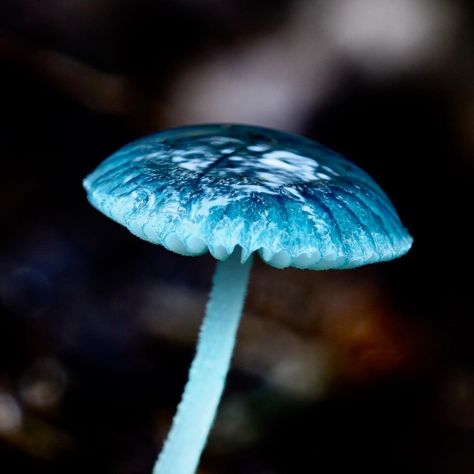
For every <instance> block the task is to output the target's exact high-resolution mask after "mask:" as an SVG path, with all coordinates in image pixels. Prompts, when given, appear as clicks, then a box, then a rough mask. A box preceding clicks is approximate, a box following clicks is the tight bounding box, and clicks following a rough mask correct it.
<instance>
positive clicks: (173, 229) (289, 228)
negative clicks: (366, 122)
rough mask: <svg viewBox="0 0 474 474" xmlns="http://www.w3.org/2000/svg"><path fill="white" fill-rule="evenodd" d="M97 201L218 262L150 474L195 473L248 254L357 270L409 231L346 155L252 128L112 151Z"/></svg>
mask: <svg viewBox="0 0 474 474" xmlns="http://www.w3.org/2000/svg"><path fill="white" fill-rule="evenodd" d="M84 187H85V189H86V190H87V193H88V199H89V201H90V202H91V204H92V205H93V206H94V207H96V208H97V209H98V210H99V211H101V212H103V213H104V214H105V215H107V216H108V217H110V218H111V219H113V220H115V221H117V222H118V223H120V224H122V225H124V226H125V227H127V228H128V229H129V230H130V231H131V232H132V233H133V234H135V235H136V236H138V237H140V238H142V239H144V240H147V241H149V242H152V243H154V244H160V245H163V246H164V247H166V248H167V249H168V250H172V251H174V252H176V253H178V254H181V255H192V256H195V255H201V254H203V253H205V252H207V251H209V252H210V253H211V254H212V256H213V257H215V258H216V259H217V260H218V263H217V269H216V272H215V275H214V279H213V286H212V290H211V293H210V298H209V302H208V304H207V308H206V314H205V317H204V320H203V323H202V327H201V331H200V335H199V341H198V344H197V352H196V355H195V358H194V360H193V362H192V365H191V369H190V373H189V379H188V382H187V384H186V388H185V390H184V393H183V396H182V399H181V402H180V404H179V406H178V409H177V413H176V415H175V417H174V420H173V423H172V428H171V431H170V433H169V435H168V438H167V440H166V442H165V444H164V447H163V450H162V452H161V454H160V456H159V458H158V461H157V463H156V465H155V468H154V471H153V472H154V474H191V473H194V472H195V471H196V469H197V465H198V462H199V458H200V456H201V453H202V450H203V449H204V445H205V443H206V439H207V437H208V434H209V431H210V429H211V426H212V423H213V421H214V418H215V414H216V410H217V406H218V403H219V400H220V398H221V395H222V391H223V389H224V385H225V379H226V375H227V372H228V370H229V365H230V359H231V356H232V351H233V347H234V344H235V337H236V332H237V328H238V325H239V320H240V317H241V313H242V307H243V303H244V299H245V293H246V288H247V282H248V278H249V273H250V267H251V265H252V257H253V255H254V254H256V253H258V254H259V255H260V257H261V258H262V259H263V260H264V261H265V262H266V263H268V264H269V265H271V266H273V267H276V268H285V267H289V266H291V267H296V268H301V269H311V270H322V269H333V268H340V269H342V268H352V267H357V266H360V265H364V264H367V263H375V262H380V261H384V260H390V259H393V258H396V257H399V256H401V255H403V254H404V253H406V252H407V251H408V250H409V249H410V247H411V245H412V238H411V237H410V235H409V234H408V232H407V231H406V229H405V228H404V227H403V226H402V224H401V223H400V220H399V218H398V216H397V213H396V211H395V210H394V208H393V206H392V204H391V202H390V201H389V199H388V198H387V196H386V195H385V194H384V192H383V191H382V190H381V188H380V187H379V186H378V185H377V184H376V183H375V182H374V181H373V180H372V179H371V178H370V176H369V175H367V174H366V173H365V172H364V171H362V170H361V169H359V168H358V167H356V166H355V165H354V164H352V163H351V162H349V161H347V160H346V159H345V158H343V157H342V156H340V155H339V154H337V153H335V152H333V151H331V150H329V149H327V148H325V147H323V146H321V145H319V144H317V143H315V142H313V141H311V140H309V139H306V138H303V137H300V136H297V135H293V134H289V133H286V132H282V131H276V130H272V129H268V128H261V127H255V126H246V125H196V126H186V127H181V128H175V129H170V130H166V131H163V132H160V133H157V134H155V135H151V136H149V137H146V138H143V139H141V140H138V141H135V142H133V143H131V144H129V145H127V146H125V147H124V148H122V149H120V150H119V151H117V152H116V153H115V154H113V155H112V156H111V157H109V158H108V159H107V160H105V161H104V162H103V163H102V164H100V165H99V166H98V167H97V169H96V170H95V171H94V172H93V173H92V174H90V175H89V176H88V177H87V178H86V179H85V180H84Z"/></svg>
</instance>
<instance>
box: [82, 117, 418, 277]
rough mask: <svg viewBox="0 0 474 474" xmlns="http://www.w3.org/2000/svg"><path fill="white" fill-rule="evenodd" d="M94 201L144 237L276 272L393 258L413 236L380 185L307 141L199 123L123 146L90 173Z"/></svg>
mask: <svg viewBox="0 0 474 474" xmlns="http://www.w3.org/2000/svg"><path fill="white" fill-rule="evenodd" d="M84 186H85V188H86V189H87V191H88V197H89V200H90V202H91V203H92V204H93V205H94V206H95V207H96V208H97V209H99V210H100V211H102V212H103V213H104V214H106V215H107V216H109V217H111V218H112V219H114V220H115V221H117V222H119V223H121V224H123V225H125V226H126V227H127V228H128V229H129V230H130V231H131V232H132V233H134V234H135V235H137V236H138V237H140V238H142V239H145V240H148V241H150V242H152V243H155V244H161V245H164V246H165V247H166V248H168V249H169V250H173V251H175V252H177V253H180V254H182V255H200V254H202V253H204V252H207V251H210V252H211V254H212V255H213V256H214V257H215V258H217V259H219V260H223V259H226V258H227V257H228V256H229V255H230V254H231V253H232V252H233V250H234V249H235V248H236V247H240V248H241V249H242V260H243V261H245V260H246V259H247V258H248V257H249V255H251V254H252V253H254V252H258V253H259V254H260V256H261V257H262V258H263V259H264V260H265V261H266V262H267V263H269V264H270V265H273V266H275V267H277V268H284V267H288V266H293V267H297V268H309V269H315V270H318V269H325V268H351V267H356V266H359V265H364V264H367V263H374V262H379V261H384V260H390V259H393V258H396V257H399V256H401V255H403V254H404V253H405V252H407V251H408V250H409V248H410V247H411V244H412V238H411V237H410V235H409V234H408V232H407V231H406V229H405V228H404V227H403V226H402V224H401V222H400V220H399V218H398V216H397V213H396V211H395V209H394V207H393V205H392V203H391V202H390V200H389V199H388V197H387V196H386V195H385V193H384V192H383V191H382V190H381V189H380V187H379V186H378V185H377V184H376V183H375V182H374V180H373V179H372V178H370V176H369V175H367V174H366V173H365V172H364V171H362V170H361V169H360V168H358V167H357V166H355V165H354V164H353V163H351V162H349V161H348V160H346V159H345V158H343V157H342V156H340V155H338V154H337V153H335V152H333V151H331V150H328V149H327V148H324V147H323V146H321V145H319V144H318V143H316V142H314V141H311V140H308V139H306V138H303V137H299V136H296V135H292V134H289V133H285V132H280V131H276V130H271V129H267V128H261V127H254V126H245V125H197V126H189V127H181V128H177V129H171V130H167V131H164V132H160V133H157V134H155V135H152V136H150V137H147V138H144V139H142V140H138V141H136V142H134V143H131V144H130V145H128V146H126V147H124V148H122V149H121V150H119V151H118V152H117V153H115V154H114V155H112V156H111V157H110V158H109V159H107V160H106V161H104V162H103V163H102V164H101V165H99V167H98V168H97V169H96V170H95V171H94V172H93V173H92V174H91V175H89V176H88V177H87V178H86V179H85V181H84Z"/></svg>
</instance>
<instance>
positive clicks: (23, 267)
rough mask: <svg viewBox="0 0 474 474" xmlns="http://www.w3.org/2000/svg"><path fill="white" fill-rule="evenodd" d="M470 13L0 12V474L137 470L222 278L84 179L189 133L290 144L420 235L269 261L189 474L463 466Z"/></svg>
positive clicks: (402, 7) (76, 8)
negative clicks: (341, 259)
mask: <svg viewBox="0 0 474 474" xmlns="http://www.w3.org/2000/svg"><path fill="white" fill-rule="evenodd" d="M472 13H473V11H472V5H471V3H470V2H467V1H461V0H445V1H444V0H351V1H346V0H300V1H297V2H290V1H287V0H278V1H270V0H264V1H258V2H255V1H250V0H244V1H237V0H202V1H197V0H168V1H160V0H153V1H151V0H133V1H132V0H114V1H112V0H102V1H101V2H98V1H96V0H48V1H47V2H38V1H32V0H2V2H1V4H0V104H1V109H0V117H1V120H2V123H1V127H0V156H1V160H2V172H1V173H0V203H1V204H0V219H1V245H0V472H2V473H6V474H10V473H23V472H25V473H29V472H35V473H36V474H55V473H58V474H59V473H61V474H63V473H66V472H67V473H68V474H75V473H83V472H84V471H86V472H91V473H92V472H93V473H96V472H97V473H101V474H108V473H110V474H146V473H149V472H150V470H151V467H152V465H153V462H154V459H155V456H156V454H157V452H158V451H159V449H160V446H161V443H162V441H163V439H164V436H165V435H166V432H167V430H168V427H169V423H170V420H171V417H172V415H173V413H174V410H175V406H176V403H177V402H178V400H179V397H180V392H181V389H182V387H183V384H184V382H185V380H186V377H187V370H188V365H189V363H190V361H191V358H192V356H193V352H194V343H195V339H196V334H197V330H198V326H199V323H200V320H201V317H202V314H203V311H204V305H205V301H206V297H207V292H208V289H209V286H210V280H211V276H212V272H213V268H214V261H213V260H212V258H210V257H209V256H204V257H199V258H184V257H180V256H178V255H175V254H172V253H170V252H167V251H166V250H164V249H163V248H161V247H155V246H153V245H151V244H148V243H146V242H142V241H140V240H138V239H137V238H135V237H133V236H132V235H131V234H129V233H128V231H127V230H126V229H124V228H122V227H120V226H118V225H116V224H114V223H113V222H111V221H110V220H108V219H106V218H105V217H104V216H102V215H100V214H99V213H98V212H96V211H95V210H94V209H93V208H92V207H91V206H90V205H89V204H88V203H87V201H86V198H85V193H84V191H83V189H82V185H81V181H82V178H83V177H84V176H85V175H86V174H87V173H88V172H90V171H91V170H92V169H93V168H94V167H95V166H96V165H97V164H98V163H99V162H100V161H101V160H102V159H104V158H105V157H106V156H107V155H108V154H109V153H111V152H113V151H114V150H116V149H117V148H118V147H120V146H121V145H123V144H125V143H127V142H128V141H130V140H132V139H134V138H136V137H139V136H141V135H144V134H146V133H149V132H152V131H155V130H159V129H162V128H166V127H170V126H176V125H181V124H186V123H197V122H243V123H253V124H259V125H267V126H271V127H275V128H282V129H286V130H291V131H295V132H297V133H301V134H304V135H306V136H309V137H311V138H314V139H316V140H318V141H319V142H321V143H323V144H325V145H327V146H329V147H331V148H334V149H336V150H338V151H340V152H342V153H343V154H345V155H346V156H348V157H349V158H351V159H352V160H353V161H355V162H356V163H357V164H359V165H360V166H361V167H363V168H364V169H366V170H367V171H368V172H369V173H370V174H371V175H372V176H373V177H374V178H375V179H376V180H377V181H378V182H379V183H380V184H381V185H382V187H383V188H384V189H385V190H386V191H387V193H388V194H389V195H390V197H391V198H392V200H393V201H394V203H395V205H396V207H397V209H398V210H399V213H400V215H401V217H402V220H403V221H404V223H405V225H406V226H407V227H408V228H409V230H410V232H411V233H412V235H413V236H414V238H415V245H414V247H413V249H412V251H411V252H410V253H409V254H408V255H407V256H406V257H404V258H402V259H400V260H398V261H394V262H390V263H386V264H380V265H376V266H370V267H365V268H361V269H357V270H351V271H344V272H338V271H327V272H310V271H298V270H292V269H289V270H284V271H279V270H276V269H273V268H269V267H267V266H265V265H264V264H262V263H261V262H258V263H257V265H256V266H255V269H254V271H253V274H252V278H251V286H250V292H249V295H248V300H247V305H246V308H245V316H244V319H243V323H242V327H241V330H240V334H239V341H238V347H237V351H236V354H235V357H234V361H233V369H232V371H231V374H230V377H229V383H228V387H227V389H226V392H225V395H224V399H223V402H222V405H221V409H220V412H219V416H218V419H217V422H216V425H215V428H214V430H213V432H212V435H211V438H210V440H209V444H208V448H207V450H206V451H205V454H204V456H203V459H202V463H201V468H200V471H199V472H200V473H201V474H222V473H225V474H243V473H245V474H293V473H312V472H318V473H329V472H331V473H333V472H334V473H335V472H349V471H350V472H364V473H384V474H390V473H400V472H404V473H417V474H420V473H433V474H467V473H472V472H474V345H473V343H472V340H473V337H474V320H473V317H472V315H473V307H474V301H473V298H472V291H473V290H472V276H471V271H472V270H471V269H472V264H473V263H474V262H473V258H472V252H473V244H472V232H471V230H470V227H471V224H472V223H471V221H472V187H473V184H474V182H473V174H474V161H473V160H474V158H473V149H474V140H473V131H474V130H473V129H474V121H473V116H474V115H473V111H474V89H473V83H474V81H473V61H472V58H473V57H474V55H473V41H472V32H471V31H470V29H469V26H470V25H469V19H470V16H471V15H472Z"/></svg>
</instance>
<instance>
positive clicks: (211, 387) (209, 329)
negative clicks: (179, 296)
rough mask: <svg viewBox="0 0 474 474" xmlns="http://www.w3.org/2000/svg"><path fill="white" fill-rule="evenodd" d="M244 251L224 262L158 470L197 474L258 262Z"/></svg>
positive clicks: (219, 267) (220, 264)
mask: <svg viewBox="0 0 474 474" xmlns="http://www.w3.org/2000/svg"><path fill="white" fill-rule="evenodd" d="M239 253H240V252H237V251H236V252H234V253H233V254H232V255H231V256H230V257H229V259H228V260H226V261H223V262H218V264H217V268H216V273H215V274H214V280H213V286H212V290H211V294H210V297H209V302H208V304H207V308H206V315H205V317H204V320H203V323H202V326H201V331H200V335H199V342H198V345H197V351H196V355H195V357H194V360H193V362H192V364H191V369H190V371H189V378H188V382H187V384H186V387H185V389H184V393H183V397H182V399H181V402H180V404H179V405H178V409H177V412H176V415H175V417H174V419H173V425H172V428H171V431H170V433H169V434H168V438H167V440H166V442H165V444H164V447H163V450H162V452H161V454H160V456H159V458H158V461H157V463H156V465H155V468H154V469H153V474H193V473H194V472H195V471H196V468H197V465H198V462H199V458H200V456H201V453H202V450H203V449H204V445H205V444H206V440H207V437H208V434H209V431H210V429H211V426H212V423H213V421H214V418H215V415H216V411H217V406H218V404H219V401H220V399H221V395H222V392H223V390H224V385H225V379H226V375H227V372H228V370H229V365H230V360H231V357H232V351H233V349H234V345H235V337H236V334H237V329H238V326H239V321H240V316H241V314H242V308H243V304H244V300H245V293H246V289H247V283H248V278H249V273H250V267H251V265H252V262H251V259H249V260H248V261H247V262H246V263H244V264H241V263H240V255H238V254H239Z"/></svg>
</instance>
